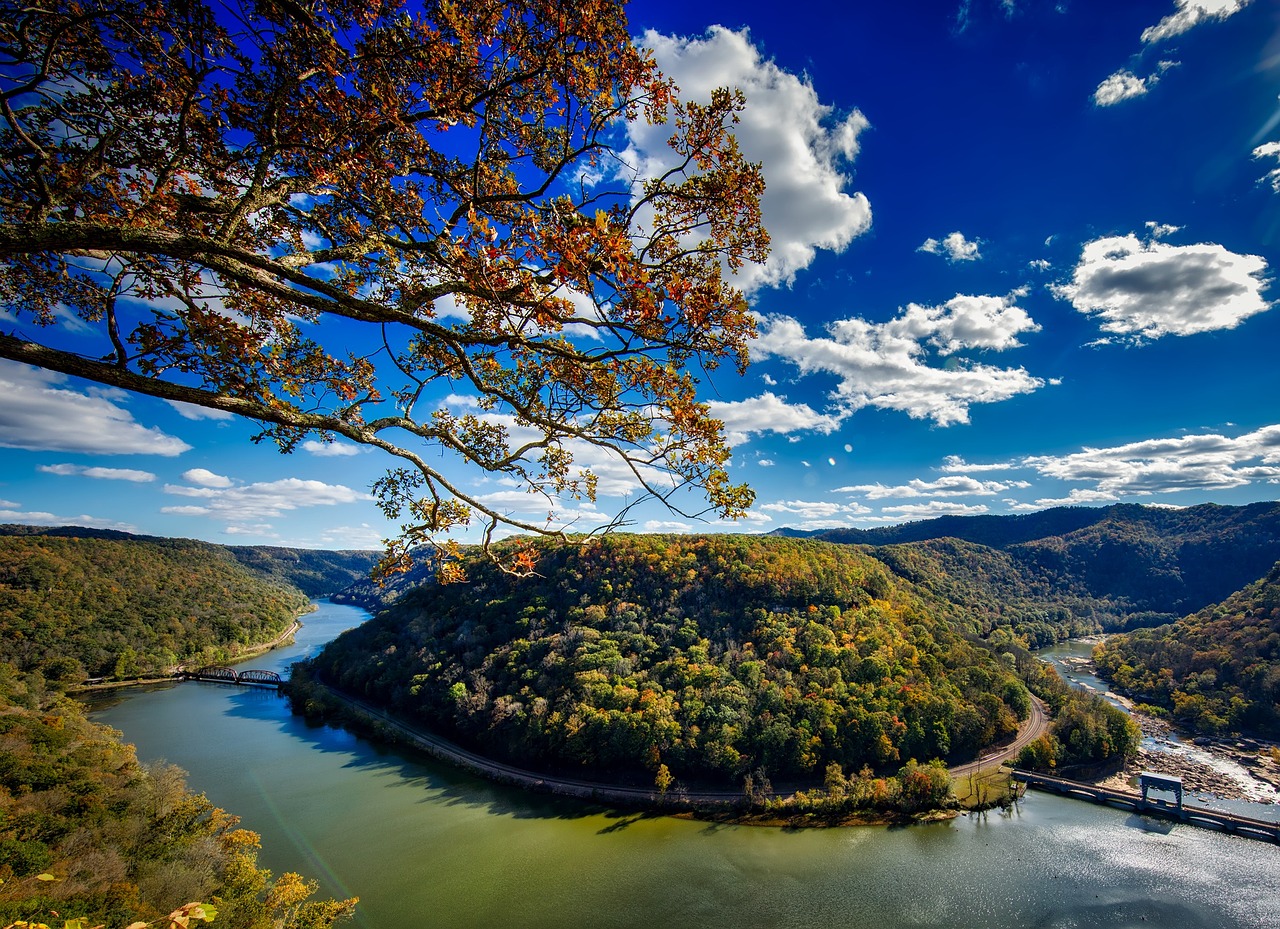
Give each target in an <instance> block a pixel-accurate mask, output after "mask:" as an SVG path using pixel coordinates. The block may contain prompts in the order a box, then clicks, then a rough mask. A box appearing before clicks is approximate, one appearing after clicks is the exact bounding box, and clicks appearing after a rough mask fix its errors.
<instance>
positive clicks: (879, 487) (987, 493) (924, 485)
mask: <svg viewBox="0 0 1280 929" xmlns="http://www.w3.org/2000/svg"><path fill="white" fill-rule="evenodd" d="M1030 486H1031V485H1030V484H1028V483H1027V482H1026V481H980V480H977V479H976V478H972V477H968V476H966V475H954V476H951V477H940V478H938V479H937V480H936V481H922V480H920V479H919V478H916V479H915V480H912V481H909V482H907V483H906V484H898V485H896V486H892V485H887V484H878V483H877V484H855V485H853V486H850V487H838V488H836V490H835V492H836V493H851V494H861V495H862V496H864V497H866V498H867V499H868V500H885V499H890V498H897V499H909V498H912V497H932V498H938V497H991V496H995V495H996V494H1000V493H1005V492H1006V491H1009V490H1012V489H1023V488H1026V487H1030Z"/></svg>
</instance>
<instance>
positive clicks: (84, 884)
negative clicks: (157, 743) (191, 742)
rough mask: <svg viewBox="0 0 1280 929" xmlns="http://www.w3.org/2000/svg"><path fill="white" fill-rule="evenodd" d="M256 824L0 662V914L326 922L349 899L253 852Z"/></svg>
mask: <svg viewBox="0 0 1280 929" xmlns="http://www.w3.org/2000/svg"><path fill="white" fill-rule="evenodd" d="M257 848H258V837H257V836H256V835H254V834H253V833H251V832H247V831H245V830H243V829H238V828H237V827H236V819H235V817H233V816H229V815H227V814H226V813H224V812H223V811H222V810H219V809H217V808H216V807H215V806H213V804H211V803H210V802H209V801H208V800H207V799H206V798H205V797H204V796H203V795H196V794H192V793H190V792H189V791H188V790H187V789H186V786H185V783H184V780H183V776H182V772H180V771H179V770H178V769H177V768H174V767H171V766H167V765H155V766H144V765H140V764H139V763H138V761H137V758H136V756H135V754H134V750H133V748H132V746H129V745H124V744H121V742H120V741H119V737H118V733H116V732H114V731H113V730H110V729H107V728H106V727H104V726H99V725H96V724H94V723H91V722H89V721H88V720H87V719H86V718H85V716H84V712H83V710H82V709H81V708H80V706H79V705H78V704H76V703H74V702H73V701H70V700H67V699H65V698H62V697H60V696H58V695H56V694H51V693H46V692H44V691H43V690H42V687H41V681H40V679H39V676H38V675H21V674H19V673H18V672H17V671H16V670H15V669H14V668H13V667H12V665H8V664H4V663H0V925H6V926H7V925H10V924H11V923H13V922H14V921H16V920H20V919H21V920H35V921H39V922H48V923H50V924H51V925H62V919H59V918H56V917H58V916H59V915H60V916H61V917H62V918H70V917H73V916H74V917H78V918H85V919H86V920H87V923H86V924H87V925H92V926H99V925H104V924H105V925H109V926H113V927H118V926H126V925H129V924H131V923H133V922H134V921H135V920H153V919H156V918H158V917H160V916H162V915H163V914H166V913H170V912H172V911H173V910H175V909H177V908H178V907H181V906H182V905H183V904H186V903H191V902H193V901H203V902H205V903H209V904H213V905H215V906H216V909H217V918H216V923H215V925H216V926H219V927H223V929H324V927H327V926H329V925H331V924H332V923H333V922H334V920H335V919H338V918H340V917H342V916H345V915H349V914H350V912H351V910H352V907H353V906H354V904H355V901H354V900H350V901H346V902H342V903H338V902H335V901H310V900H308V898H309V897H310V895H311V894H312V893H313V892H314V890H315V885H314V884H313V883H312V882H309V881H306V880H304V879H303V878H301V877H299V876H298V875H297V874H284V875H282V876H281V877H280V878H279V879H273V878H272V876H271V875H270V873H268V872H267V871H265V870H262V869H261V868H259V867H258V866H257Z"/></svg>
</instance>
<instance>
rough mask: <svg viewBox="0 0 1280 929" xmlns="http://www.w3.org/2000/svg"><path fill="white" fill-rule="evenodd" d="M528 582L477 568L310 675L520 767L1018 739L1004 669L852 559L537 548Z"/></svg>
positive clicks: (941, 746) (349, 637) (401, 604)
mask: <svg viewBox="0 0 1280 929" xmlns="http://www.w3.org/2000/svg"><path fill="white" fill-rule="evenodd" d="M537 554H538V571H539V575H538V576H535V577H530V578H526V579H523V580H516V581H513V580H512V579H511V578H509V577H506V576H504V575H503V574H502V573H501V572H500V571H499V570H497V569H496V568H494V567H493V566H492V565H490V564H488V563H487V562H486V561H484V560H482V559H474V560H472V561H471V562H470V563H469V564H468V565H467V566H466V568H467V572H468V575H469V577H470V582H469V583H467V584H460V585H451V586H439V585H425V586H423V587H421V588H419V589H417V590H416V591H413V592H412V593H410V594H408V595H406V596H404V597H403V598H402V599H401V600H400V601H398V602H397V603H396V604H395V605H394V606H393V607H392V608H391V609H389V610H388V611H386V612H384V613H383V614H382V615H380V616H379V617H377V618H376V619H375V620H373V621H372V622H369V623H366V624H365V625H364V626H362V627H360V628H359V629H356V630H352V631H350V632H348V633H346V634H344V635H343V636H342V637H340V638H339V639H338V640H337V641H336V642H334V643H333V644H331V645H330V646H329V647H327V648H326V649H325V650H324V652H323V653H322V654H321V655H320V656H319V657H318V658H317V659H315V661H314V666H313V670H314V671H315V672H317V673H318V674H319V675H320V677H321V678H322V679H323V680H325V681H326V682H329V683H331V684H334V685H336V686H338V687H340V688H341V689H343V690H344V691H347V692H349V693H352V694H354V695H358V696H363V697H368V698H370V699H372V700H374V701H377V702H379V703H382V704H385V705H388V706H390V707H392V708H393V709H395V710H398V711H400V712H402V713H404V714H406V715H408V716H410V717H413V718H417V719H420V720H422V721H424V722H426V723H427V724H428V725H430V726H432V727H433V728H436V729H437V730H439V731H441V732H443V733H445V734H449V735H451V736H452V737H454V738H456V739H458V740H459V741H461V742H463V743H465V744H469V745H472V746H474V747H476V748H478V749H480V750H481V751H483V752H485V753H487V754H489V755H490V756H493V757H498V758H501V759H505V760H511V761H515V762H518V763H519V764H520V765H521V766H522V767H535V768H542V769H546V770H556V771H561V772H565V771H578V772H583V771H589V772H592V773H595V774H608V775H610V776H614V777H623V778H632V779H634V780H636V781H645V782H649V783H652V779H653V777H654V775H655V773H656V772H658V771H659V770H660V766H662V765H665V766H666V767H667V770H668V771H669V772H670V773H671V774H672V775H673V776H675V777H676V778H678V779H680V780H681V781H683V782H693V783H720V784H726V785H734V786H736V785H738V784H740V783H741V779H742V778H743V776H744V775H745V774H746V773H748V772H756V771H759V770H761V769H763V770H764V771H765V772H766V773H767V775H768V776H769V777H771V778H773V779H774V780H775V781H777V780H778V779H783V780H786V779H813V780H816V779H820V778H821V777H822V774H823V772H824V770H825V768H826V766H827V765H828V764H829V763H831V762H835V763H837V764H839V765H841V766H842V767H843V768H844V769H847V770H855V771H856V770H858V769H860V768H861V767H862V766H864V765H868V764H869V765H872V766H877V767H881V768H883V767H885V766H890V765H895V766H896V763H900V762H901V761H906V760H907V759H909V758H913V757H914V758H917V759H919V760H920V761H925V760H928V759H931V758H935V757H944V758H957V759H959V758H967V757H971V756H972V755H973V754H974V753H975V752H977V751H978V750H979V749H980V748H982V747H983V746H985V745H987V744H989V743H991V742H992V741H994V740H997V739H1001V738H1004V737H1006V736H1009V735H1011V734H1012V733H1013V732H1014V731H1015V730H1016V728H1017V724H1018V721H1019V720H1020V719H1022V718H1025V717H1026V715H1027V713H1028V712H1029V706H1030V704H1029V695H1028V693H1027V690H1026V688H1025V686H1024V685H1023V684H1022V682H1021V681H1020V680H1019V679H1018V677H1017V675H1016V673H1015V671H1014V669H1013V667H1012V664H1011V662H1006V661H1002V660H1000V659H998V658H996V657H994V656H993V655H992V654H991V653H990V652H989V651H987V650H986V649H984V648H982V647H980V646H978V645H975V644H972V643H970V642H969V641H967V640H966V639H964V638H962V637H961V636H960V635H958V634H957V633H955V632H953V631H952V630H951V629H949V628H948V627H947V626H946V625H945V624H944V623H942V622H940V621H939V620H937V619H936V618H935V617H934V615H933V613H932V612H931V610H930V609H928V608H927V606H926V604H925V601H924V600H922V599H921V598H920V597H919V596H917V595H916V594H915V593H914V592H913V590H912V588H911V587H910V585H908V584H906V583H904V582H902V581H899V580H895V579H893V578H892V577H891V575H890V574H889V572H887V571H886V570H885V569H884V567H883V566H882V565H881V564H880V563H879V562H877V561H876V560H874V559H873V558H871V557H869V556H868V555H866V554H865V553H863V552H861V551H859V550H857V549H854V548H851V547H848V546H837V545H829V544H826V543H821V542H810V541H799V540H792V539H784V538H769V537H744V536H706V537H696V536H610V537H606V538H603V539H601V540H598V541H596V542H592V543H590V544H586V545H582V546H578V545H574V544H560V545H558V544H553V543H546V544H541V545H539V546H538V551H537Z"/></svg>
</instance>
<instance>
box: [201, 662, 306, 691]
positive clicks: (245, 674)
mask: <svg viewBox="0 0 1280 929" xmlns="http://www.w3.org/2000/svg"><path fill="white" fill-rule="evenodd" d="M182 676H183V678H184V679H185V680H188V681H208V682H212V683H217V684H238V685H240V686H243V687H269V688H271V689H272V690H279V689H280V685H281V684H283V683H284V681H283V680H282V679H281V678H280V675H279V674H277V673H276V672H274V671H259V670H257V669H254V668H250V669H247V670H245V671H237V670H236V669H235V668H225V667H223V666H221V665H208V666H206V667H203V668H201V669H200V670H198V671H186V672H183V675H182Z"/></svg>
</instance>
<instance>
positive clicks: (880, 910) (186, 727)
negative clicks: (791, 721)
mask: <svg viewBox="0 0 1280 929" xmlns="http://www.w3.org/2000/svg"><path fill="white" fill-rule="evenodd" d="M319 606H320V608H319V610H318V611H317V612H315V613H311V614H308V615H307V616H305V617H303V621H304V623H305V625H304V626H303V628H302V630H301V632H300V633H299V635H298V637H297V641H296V643H295V645H293V646H292V647H290V648H286V649H281V650H278V651H275V652H272V653H270V654H269V655H266V656H263V657H261V658H258V659H254V660H251V661H249V662H247V663H246V667H254V668H263V669H272V670H280V671H284V670H286V669H287V667H288V665H289V664H290V663H291V662H293V661H296V660H298V659H299V658H301V657H304V656H305V655H308V654H311V653H313V652H314V651H315V650H316V649H317V648H319V647H320V645H322V644H323V643H324V642H326V641H328V640H329V639H330V638H332V637H333V636H335V635H336V634H337V633H338V632H340V631H342V630H343V629H345V628H349V627H351V626H353V625H356V624H357V623H359V622H361V621H362V620H363V619H364V618H365V616H366V615H367V614H365V613H363V612H362V611H360V610H356V609H354V608H352V607H345V606H339V605H336V604H329V603H326V602H321V603H320V605H319ZM92 715H93V718H94V719H96V720H98V721H99V722H103V723H106V724H108V725H111V726H114V727H115V728H117V729H119V730H121V731H122V732H123V733H124V735H125V738H126V740H128V741H130V742H133V743H134V744H135V745H137V747H138V753H139V755H140V757H142V758H144V759H158V758H163V759H166V760H168V761H170V762H172V763H174V764H177V765H179V766H181V767H183V768H185V769H186V770H187V771H189V772H190V777H189V782H190V784H191V786H192V787H193V788H194V789H196V790H199V791H203V792H205V793H206V794H207V795H208V796H209V798H210V799H211V800H212V801H213V802H215V803H216V804H217V805H219V806H221V807H223V808H225V809H227V810H229V811H231V812H233V813H236V814H238V815H239V816H241V817H242V821H243V825H244V826H245V827H247V828H250V829H253V830H254V831H256V832H258V833H260V834H261V836H262V845H263V851H262V854H261V856H260V861H261V862H262V864H263V865H265V866H267V867H270V868H271V869H272V870H274V871H276V872H277V873H279V872H281V871H286V870H292V871H298V872H300V873H302V874H304V875H306V876H307V877H310V878H313V879H315V880H317V881H318V882H319V883H320V885H321V889H322V892H323V893H324V894H326V895H331V896H342V897H345V896H352V895H355V896H359V897H360V898H361V902H360V905H359V907H358V909H357V917H356V920H355V925H358V926H362V927H368V929H408V927H413V929H434V927H439V929H446V927H447V929H468V927H475V929H507V927H510V929H516V927H519V929H543V927H545V929H579V927H581V929H588V927H590V929H613V927H617V929H629V927H636V929H641V927H643V929H658V927H661V929H682V927H699V929H730V927H732V929H752V927H762V929H763V927H796V929H808V927H824V929H825V927H841V929H863V927H865V929H897V927H919V926H927V927H934V926H936V927H949V929H964V927H984V929H1006V927H1008V929H1013V927H1030V926H1036V927H1137V926H1177V927H1178V929H1198V927H1228V926H1230V927H1250V929H1262V927H1274V926H1277V925H1280V848H1277V847H1276V846H1275V845H1271V844H1268V843H1265V842H1259V841H1254V840H1249V839H1240V838H1236V837H1233V836H1226V835H1221V834H1219V833H1216V832H1212V831H1209V830H1205V829H1196V828H1191V827H1186V826H1182V825H1172V824H1169V823H1160V822H1156V821H1150V820H1145V819H1143V818H1142V817H1139V816H1136V815H1134V814H1131V813H1128V812H1125V811H1121V810H1114V809H1110V808H1106V807H1097V806H1093V805H1091V804H1088V803H1083V802H1079V801H1074V800H1066V799H1061V798H1058V797H1055V796H1050V795H1045V794H1038V793H1035V792H1031V793H1029V794H1028V795H1027V797H1026V798H1025V799H1023V800H1022V801H1021V802H1020V803H1019V804H1018V806H1017V808H1016V809H1015V810H1014V811H1012V812H1011V813H1009V814H1007V815H1001V814H996V813H993V814H988V815H985V816H978V815H975V816H962V817H960V818H958V819H955V820H953V821H951V822H947V823H940V824H933V825H924V826H911V827H908V828H880V827H875V828H872V827H862V828H847V829H813V830H784V829H776V828H762V827H750V826H722V825H710V824H707V823H702V822H696V821H689V820H682V819H672V818H666V817H639V816H636V815H621V814H618V813H616V812H612V811H609V810H604V809H600V808H598V807H592V806H588V805H584V804H582V803H578V802H571V801H565V800H557V799H554V798H547V797H539V796H535V795H531V794H527V793H524V792H521V791H518V790H514V789H508V788H503V787H499V786H496V785H493V784H490V783H488V782H486V781H482V780H477V779H475V778H472V777H469V776H466V775H464V774H461V773H459V772H457V771H455V770H453V769H451V768H448V767H445V766H442V765H438V764H435V763H433V762H431V761H430V760H427V759H423V758H421V757H418V756H416V755H413V754H411V753H406V752H399V751H395V750H387V749H382V748H379V747H377V746H374V745H371V744H369V743H367V742H364V741H362V740H359V739H356V738H355V737H353V736H351V735H350V734H349V733H346V732H342V731H339V730H335V729H330V728H327V727H313V726H309V725H308V724H307V723H306V722H305V721H303V720H302V719H300V718H298V717H295V716H293V715H291V714H290V712H289V708H288V704H287V703H286V701H284V700H283V699H281V698H280V697H278V696H276V695H275V694H273V693H272V692H270V691H263V690H248V689H244V690H241V689H237V688H233V687H228V686H225V685H218V684H194V683H188V684H180V685H170V686H166V687H163V688H159V689H154V690H146V691H133V692H131V693H129V694H128V695H127V696H122V697H121V698H119V699H118V701H117V702H114V703H112V704H110V705H103V706H99V707H98V708H96V709H95V710H94V711H93V714H92Z"/></svg>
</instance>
